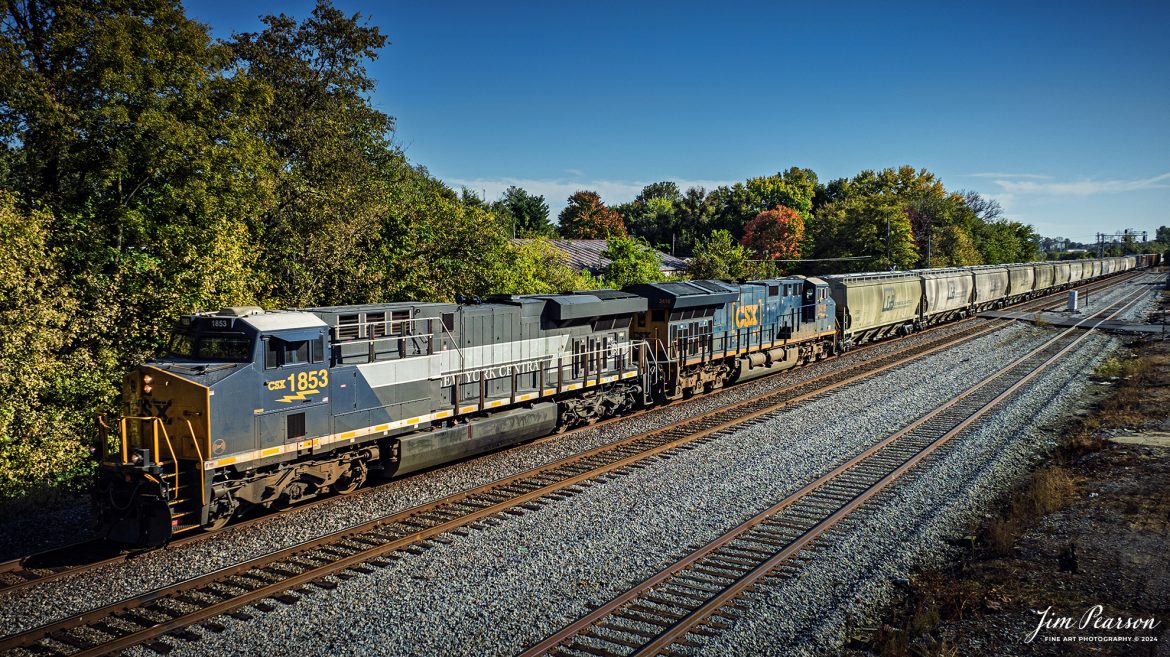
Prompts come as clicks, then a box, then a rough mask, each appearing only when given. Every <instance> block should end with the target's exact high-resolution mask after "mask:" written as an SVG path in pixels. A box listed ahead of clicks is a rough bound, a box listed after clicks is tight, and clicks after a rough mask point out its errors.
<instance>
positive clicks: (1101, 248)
mask: <svg viewBox="0 0 1170 657" xmlns="http://www.w3.org/2000/svg"><path fill="white" fill-rule="evenodd" d="M1138 235H1141V236H1142V241H1143V242H1145V241H1146V231H1144V230H1143V231H1141V232H1138V231H1136V230H1130V229H1129V228H1126V229H1125V230H1123V231H1121V232H1120V233H1097V257H1098V258H1103V257H1105V240H1106V239H1108V240H1109V243H1110V244H1112V243H1113V242H1116V241H1118V240H1121V241H1122V242H1123V243H1127V244H1128V243H1132V242H1133V241H1134V238H1136V237H1137V236H1138Z"/></svg>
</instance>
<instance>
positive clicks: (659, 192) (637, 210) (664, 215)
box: [614, 181, 683, 251]
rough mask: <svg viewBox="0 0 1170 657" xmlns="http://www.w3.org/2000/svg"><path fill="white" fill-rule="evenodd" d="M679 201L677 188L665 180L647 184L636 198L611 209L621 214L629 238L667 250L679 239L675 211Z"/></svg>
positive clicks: (680, 201) (677, 214) (680, 195)
mask: <svg viewBox="0 0 1170 657" xmlns="http://www.w3.org/2000/svg"><path fill="white" fill-rule="evenodd" d="M682 202H683V197H682V194H681V193H680V192H679V189H678V185H676V184H675V183H673V182H669V181H664V182H656V183H652V184H650V185H647V186H646V187H644V188H643V189H642V192H641V193H640V194H638V197H637V198H635V199H634V200H633V201H631V202H630V203H623V204H622V205H619V206H617V207H615V208H614V210H616V211H617V213H618V214H620V215H621V217H622V221H623V223H625V225H626V227H627V228H628V229H629V231H630V234H631V235H636V236H638V237H643V238H645V239H646V240H647V241H648V242H650V243H651V244H654V245H656V246H658V247H660V248H663V249H665V250H668V251H669V250H670V249H671V247H672V245H673V244H674V243H675V242H677V240H678V234H679V228H680V226H679V212H678V208H679V206H680V205H681V204H682Z"/></svg>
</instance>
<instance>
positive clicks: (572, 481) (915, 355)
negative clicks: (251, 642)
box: [0, 323, 1007, 655]
mask: <svg viewBox="0 0 1170 657" xmlns="http://www.w3.org/2000/svg"><path fill="white" fill-rule="evenodd" d="M1006 325H1007V324H998V323H993V324H988V325H985V326H983V327H978V328H976V327H972V328H973V329H974V330H971V331H967V332H963V331H960V332H955V333H952V334H950V335H947V336H944V337H942V338H940V339H938V340H936V341H933V342H928V343H925V344H922V345H915V346H912V347H906V348H904V349H902V350H898V351H896V352H893V353H892V354H887V355H886V356H883V357H882V358H881V359H877V360H876V361H870V362H864V363H858V364H856V365H853V366H850V367H846V368H843V369H842V370H839V371H836V372H830V373H826V374H823V375H820V376H818V377H814V378H812V379H809V380H806V381H803V382H800V383H798V384H795V385H793V386H789V387H787V388H782V389H781V390H779V391H776V392H774V393H771V394H770V395H767V396H765V397H764V398H762V399H756V400H748V401H745V402H741V403H739V404H736V405H733V406H731V407H729V408H725V409H719V410H717V411H710V412H708V413H705V414H700V415H699V416H696V417H694V418H690V419H687V420H682V421H679V422H676V423H673V424H670V425H667V426H665V427H662V428H659V429H656V430H654V431H651V432H647V433H646V434H641V435H639V436H634V437H631V438H628V439H624V440H621V441H616V442H615V443H610V444H608V445H603V446H600V447H597V448H594V449H592V450H588V451H586V452H583V453H581V454H578V455H574V456H572V457H569V458H566V459H562V460H561V461H558V462H554V463H552V464H548V465H545V466H541V467H539V468H534V469H532V470H529V471H527V472H524V473H520V474H517V475H513V476H511V477H507V478H504V479H501V480H498V481H496V482H492V483H490V484H486V485H484V486H480V487H477V488H475V489H471V490H468V491H463V492H461V493H457V494H455V495H451V496H447V497H445V498H442V499H440V500H436V501H434V502H431V503H428V504H425V505H421V506H418V507H414V508H411V509H408V510H405V511H402V512H399V513H396V514H392V515H390V516H387V517H383V518H379V519H375V520H373V521H370V522H367V523H363V524H362V525H358V526H355V527H351V528H347V529H345V530H341V531H338V532H334V533H332V534H329V535H326V536H322V537H319V538H317V539H314V540H312V541H308V542H306V543H302V544H299V545H296V546H292V547H290V548H286V549H284V550H279V551H275V552H273V553H271V554H269V555H264V556H262V557H258V558H256V559H253V560H250V561H248V562H244V563H241V564H236V565H233V566H229V567H226V568H222V569H219V570H217V571H214V572H212V573H208V574H205V575H203V576H200V577H196V578H192V579H189V580H186V581H184V582H180V583H178V584H175V585H172V586H168V587H165V588H162V589H159V590H156V591H151V592H148V593H146V594H143V595H140V596H135V597H133V598H129V599H127V600H124V601H121V602H118V603H114V604H112V605H107V606H105V607H102V608H100V609H95V610H91V611H88V612H85V613H82V614H78V615H75V616H72V617H69V618H65V619H63V620H60V621H57V622H54V623H49V624H46V625H43V626H41V627H38V628H34V629H32V630H29V631H27V632H23V633H20V634H16V635H12V636H10V637H5V638H3V639H0V649H10V648H14V647H20V646H27V645H30V644H33V643H36V642H38V641H40V640H42V639H44V638H50V639H54V638H55V637H59V636H62V634H61V633H62V632H64V631H67V630H69V629H72V628H76V627H79V626H83V625H87V624H94V623H99V622H101V621H107V620H108V619H113V618H117V615H118V614H119V613H121V612H127V611H129V610H132V609H137V608H141V607H143V606H145V605H149V604H150V603H153V602H156V601H159V600H163V599H173V598H176V597H180V596H182V595H183V594H186V593H189V592H195V591H199V590H201V589H204V588H205V587H207V586H209V585H212V584H217V583H222V582H223V581H225V580H227V579H229V578H231V577H233V576H235V575H239V574H246V573H249V572H253V571H257V570H260V569H264V568H272V567H274V566H276V565H281V564H287V563H288V561H289V560H290V559H296V558H308V559H317V560H320V559H319V557H313V556H308V557H306V556H304V555H307V554H309V553H311V552H312V551H314V550H319V549H321V548H325V547H332V548H334V549H336V546H337V545H338V544H339V543H341V542H343V541H346V540H354V539H356V541H357V542H358V543H363V542H364V543H366V546H365V547H364V548H363V549H360V550H358V551H355V552H353V553H352V554H349V555H347V556H343V557H340V558H336V559H332V560H329V562H328V563H326V564H324V565H319V566H316V567H313V568H309V569H307V570H304V571H302V572H300V573H295V574H290V575H288V576H287V577H285V578H284V579H282V580H281V581H278V582H275V583H272V584H269V585H266V586H263V587H260V588H256V589H253V590H251V591H246V592H244V593H242V594H239V595H236V596H232V597H230V598H229V599H228V600H225V601H222V602H219V603H215V604H212V605H209V606H206V607H204V608H202V609H199V610H197V611H194V612H190V613H185V614H183V615H181V616H179V617H177V618H173V619H172V620H169V621H160V622H157V623H154V624H152V625H151V626H150V627H145V628H143V629H141V630H139V631H136V632H132V633H130V634H127V635H125V636H121V637H115V638H114V639H112V640H111V641H110V642H108V643H103V644H101V645H100V646H94V647H92V648H85V649H82V650H79V651H78V652H76V653H68V654H78V655H84V654H99V652H105V651H111V650H119V649H121V648H123V647H126V646H129V645H134V644H139V643H143V642H145V641H148V640H150V639H152V638H154V637H157V636H158V635H160V634H164V633H167V632H171V631H174V630H175V629H177V628H181V627H184V626H188V625H191V624H193V623H197V622H200V621H202V620H205V619H206V618H210V617H213V616H217V615H221V614H223V613H226V612H228V611H231V610H233V609H236V608H238V607H240V606H243V605H246V604H249V603H250V602H253V601H255V600H259V599H263V598H266V597H271V596H273V595H277V594H279V593H280V592H282V591H287V590H288V589H290V588H293V587H296V586H299V585H300V584H302V583H304V582H308V581H315V580H319V579H320V578H322V577H325V576H327V575H329V574H332V573H335V572H338V571H341V570H346V569H350V568H353V567H354V566H355V565H357V564H361V563H366V562H371V561H372V560H376V559H378V558H379V557H382V556H383V555H386V554H388V553H391V552H394V551H400V550H402V549H404V548H406V547H409V546H411V545H415V544H419V543H420V542H423V541H425V540H426V539H428V538H431V537H434V536H437V535H439V534H443V533H447V532H450V531H452V530H455V529H458V528H460V527H464V526H467V525H471V524H474V523H475V522H476V521H478V520H482V519H484V518H488V517H491V516H494V515H498V514H499V513H500V512H503V511H508V510H510V509H515V508H516V507H518V506H522V505H524V504H530V503H538V502H539V500H540V499H541V498H545V497H547V496H549V495H550V494H553V493H557V492H561V491H564V490H565V489H571V488H573V487H574V486H577V485H582V484H583V485H590V484H589V482H590V480H593V479H597V478H599V477H602V476H604V475H606V474H609V473H613V472H619V473H620V471H621V470H622V469H623V468H627V467H629V466H632V465H634V464H636V463H638V462H639V461H643V460H646V459H650V458H653V457H655V456H657V455H659V454H662V453H663V452H667V451H669V450H674V449H677V448H679V447H681V446H683V445H686V444H688V443H694V442H696V441H700V440H703V439H704V438H708V437H711V436H713V435H714V434H717V433H720V432H724V431H727V430H728V429H729V428H731V427H735V426H738V425H741V424H743V423H745V422H750V421H752V420H754V419H757V418H759V417H762V416H764V415H766V414H768V413H774V412H776V411H778V410H782V409H783V408H785V407H786V406H788V405H789V404H791V403H794V402H796V401H802V400H805V399H808V398H811V397H813V396H815V395H818V394H822V393H824V392H826V391H828V390H832V389H835V388H839V387H842V386H844V385H848V384H850V383H854V382H856V381H858V380H860V379H862V378H867V377H869V376H873V375H875V374H877V373H879V372H883V371H886V370H888V369H891V368H893V367H899V366H903V365H905V364H906V363H908V362H912V361H913V360H917V359H920V358H923V357H925V356H927V355H930V354H932V353H935V352H937V351H939V350H941V349H945V348H948V347H950V346H953V345H954V344H955V343H957V342H959V341H962V340H966V339H970V338H972V336H973V335H984V334H987V333H991V332H994V331H995V330H998V329H999V328H1002V327H1003V326H1006ZM907 353H909V354H910V355H909V356H907V355H906V354H907ZM833 378H836V380H835V381H833V380H832V379H833ZM826 380H830V383H828V384H827V385H821V386H819V387H818V384H819V383H823V382H824V381H826ZM797 390H806V392H803V393H800V394H796V395H795V396H793V395H792V394H791V393H793V392H794V391H797ZM741 411H742V412H741ZM720 416H722V417H720ZM680 432H681V435H680ZM648 437H658V438H659V444H657V445H654V446H651V447H649V448H641V447H638V446H637V443H638V442H645V441H646V440H647V438H648ZM630 450H633V452H632V453H630ZM607 453H609V454H612V455H615V456H618V457H619V458H618V459H617V460H614V461H610V462H608V463H602V464H600V465H596V466H592V467H588V465H587V466H585V469H584V471H578V472H576V473H571V474H570V476H567V477H562V476H561V475H558V474H556V473H555V471H556V470H560V469H564V468H566V467H568V468H571V467H573V466H574V464H581V463H582V462H584V461H586V460H587V459H589V458H592V457H594V456H602V455H605V454H607ZM549 477H552V478H554V479H556V481H552V482H549V481H547V479H548V478H549ZM558 477H559V478H558ZM534 479H535V480H540V479H545V481H543V482H540V483H536V484H533V483H531V480H534ZM525 484H527V485H528V486H532V487H531V488H529V489H528V490H527V491H526V492H521V493H519V494H511V493H507V494H506V495H505V497H506V499H505V500H503V501H499V502H497V503H494V504H488V505H486V506H479V508H478V509H476V510H474V511H471V512H467V511H466V508H465V509H464V510H463V512H462V513H459V514H458V517H455V518H453V519H449V520H445V521H442V522H438V523H437V524H434V525H432V526H430V527H427V528H425V529H422V530H419V531H413V532H408V533H406V534H403V535H400V536H397V537H392V538H390V539H387V540H381V539H383V538H386V537H384V536H382V537H378V538H377V539H375V540H374V541H373V542H374V543H377V545H375V546H373V547H370V545H369V543H370V538H369V535H370V534H371V533H375V532H377V531H378V530H379V529H385V528H386V527H388V526H391V525H393V524H394V523H401V522H407V523H409V522H411V521H412V520H413V521H414V524H415V525H416V526H418V525H419V522H418V519H419V518H420V517H423V516H425V515H426V514H427V513H428V512H434V511H436V510H438V511H441V512H442V509H443V508H444V507H447V508H450V507H453V506H458V505H459V504H460V503H463V502H465V501H466V500H469V499H470V498H472V497H474V496H477V495H491V494H493V493H495V495H496V496H497V497H499V496H500V492H499V491H500V490H501V489H506V488H507V487H509V486H517V485H521V486H523V485H525ZM578 492H579V491H578ZM464 506H472V507H475V506H478V505H476V504H465V505H464ZM444 513H445V514H446V515H448V516H450V515H452V513H451V512H450V511H446V512H444ZM441 517H442V516H440V518H441ZM423 524H425V523H423ZM334 556H336V555H334ZM294 569H295V567H294ZM104 624H105V625H106V626H108V625H109V622H106V623H104Z"/></svg>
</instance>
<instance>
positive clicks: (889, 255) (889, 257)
mask: <svg viewBox="0 0 1170 657" xmlns="http://www.w3.org/2000/svg"><path fill="white" fill-rule="evenodd" d="M886 262H888V263H890V271H893V270H894V256H893V254H892V252H891V251H890V215H889V214H887V215H886Z"/></svg>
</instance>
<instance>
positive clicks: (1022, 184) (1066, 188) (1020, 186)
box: [995, 173, 1170, 196]
mask: <svg viewBox="0 0 1170 657" xmlns="http://www.w3.org/2000/svg"><path fill="white" fill-rule="evenodd" d="M1022 178H1024V177H1023V176H1015V179H1012V177H1011V176H1003V177H999V178H996V179H995V184H997V185H999V186H1000V188H1001V189H1002V190H1003V191H1004V192H1006V193H1008V194H1047V195H1053V196H1092V195H1094V194H1119V193H1123V192H1134V191H1138V190H1143V189H1167V188H1170V173H1163V174H1162V175H1159V176H1154V177H1152V178H1140V179H1137V180H1092V179H1089V178H1082V179H1081V180H1075V181H1070V182H1037V181H1036V180H1024V179H1022Z"/></svg>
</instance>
